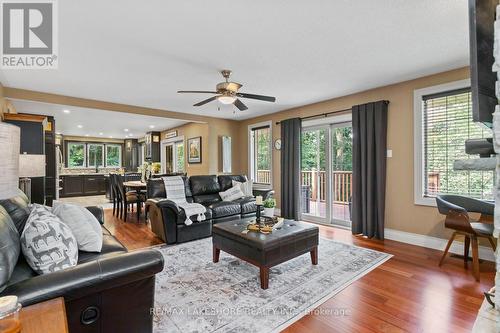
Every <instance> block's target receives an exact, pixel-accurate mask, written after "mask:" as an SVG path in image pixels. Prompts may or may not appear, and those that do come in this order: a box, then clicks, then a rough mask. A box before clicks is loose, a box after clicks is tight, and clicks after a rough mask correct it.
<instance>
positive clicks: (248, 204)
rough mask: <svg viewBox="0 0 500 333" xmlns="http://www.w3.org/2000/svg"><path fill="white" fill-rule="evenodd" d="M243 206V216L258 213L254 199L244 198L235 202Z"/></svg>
mask: <svg viewBox="0 0 500 333" xmlns="http://www.w3.org/2000/svg"><path fill="white" fill-rule="evenodd" d="M233 202H234V203H238V204H240V205H241V214H250V213H255V212H256V211H257V205H256V204H255V198H254V197H244V198H240V199H237V200H234V201H233Z"/></svg>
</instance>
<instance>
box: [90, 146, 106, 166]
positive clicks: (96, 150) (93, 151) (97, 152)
mask: <svg viewBox="0 0 500 333" xmlns="http://www.w3.org/2000/svg"><path fill="white" fill-rule="evenodd" d="M88 149H89V154H88V166H89V167H95V166H104V162H103V149H104V146H103V145H98V144H89V145H88Z"/></svg>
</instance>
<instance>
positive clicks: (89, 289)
mask: <svg viewBox="0 0 500 333" xmlns="http://www.w3.org/2000/svg"><path fill="white" fill-rule="evenodd" d="M0 206H2V207H3V208H5V210H6V211H7V213H8V214H9V215H10V217H11V218H12V220H13V222H14V224H15V226H16V228H17V229H18V231H19V230H20V231H22V228H23V227H24V223H25V222H26V219H27V218H28V216H29V210H28V208H27V202H26V201H25V200H24V199H23V198H12V199H9V200H2V201H0ZM88 209H89V210H90V211H91V212H92V213H93V214H94V215H95V216H96V218H97V220H98V221H99V222H100V223H101V224H103V223H104V215H103V211H102V209H101V208H99V207H88ZM2 223H6V221H5V215H2V214H0V224H2ZM9 223H10V221H9ZM0 230H5V228H3V229H2V228H0ZM102 231H103V245H102V251H101V252H100V253H91V252H81V251H80V252H79V254H78V265H77V266H75V267H72V268H68V269H65V270H61V271H58V272H55V273H50V274H44V275H37V274H36V273H35V272H34V271H33V270H32V269H31V268H30V267H29V265H28V264H27V263H26V261H25V260H24V256H23V254H22V253H21V254H20V255H19V259H18V261H17V264H16V266H15V268H14V271H13V274H12V276H11V277H10V279H9V281H8V282H7V286H6V288H5V289H4V290H3V291H2V292H0V297H1V296H6V295H16V296H18V298H19V301H20V302H21V304H22V305H23V306H28V305H31V304H35V303H39V302H42V301H46V300H49V299H52V298H56V297H64V301H65V306H66V315H67V319H68V325H69V330H70V332H72V333H79V332H82V333H83V332H89V333H90V332H92V333H94V332H152V323H153V322H152V316H151V315H150V309H151V308H152V307H153V306H154V292H155V274H156V273H158V272H160V271H161V270H162V269H163V256H162V255H161V253H160V252H158V251H156V250H151V249H148V250H139V251H133V252H128V251H127V249H126V248H125V247H124V246H123V245H122V244H121V243H120V242H119V241H118V240H117V239H116V238H115V237H113V236H112V235H111V234H110V232H109V231H108V230H107V229H106V228H105V227H104V226H102ZM16 234H19V232H17V233H16ZM5 236H6V235H5V234H4V235H2V234H0V238H1V237H5ZM0 240H1V239H0Z"/></svg>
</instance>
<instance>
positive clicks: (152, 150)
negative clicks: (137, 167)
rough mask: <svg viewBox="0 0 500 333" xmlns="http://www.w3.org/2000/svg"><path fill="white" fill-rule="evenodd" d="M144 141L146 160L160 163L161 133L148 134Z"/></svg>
mask: <svg viewBox="0 0 500 333" xmlns="http://www.w3.org/2000/svg"><path fill="white" fill-rule="evenodd" d="M144 139H145V140H144V158H145V159H146V160H147V161H149V162H153V163H154V162H160V132H148V133H146V136H145V138H144Z"/></svg>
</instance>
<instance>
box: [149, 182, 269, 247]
mask: <svg viewBox="0 0 500 333" xmlns="http://www.w3.org/2000/svg"><path fill="white" fill-rule="evenodd" d="M182 178H183V180H184V186H185V192H186V200H187V201H188V202H196V203H200V204H202V205H204V206H205V207H206V208H207V211H206V213H205V216H206V220H204V221H201V222H196V217H194V216H193V217H192V220H193V221H195V222H194V223H193V224H191V225H189V226H187V225H185V224H184V221H185V220H186V215H185V214H184V210H182V209H181V208H180V207H179V206H177V204H176V203H174V202H172V201H170V200H168V199H166V193H165V185H164V183H163V179H160V178H158V179H150V180H149V181H148V185H147V196H148V200H147V202H146V211H147V212H148V216H149V218H150V221H151V229H152V230H153V232H154V233H155V234H156V235H158V237H160V238H161V239H162V240H163V241H165V242H166V243H167V244H174V243H182V242H187V241H191V240H194V239H199V238H204V237H209V236H211V235H212V224H215V223H219V222H223V221H230V220H235V219H237V220H239V219H240V218H242V217H252V216H255V215H256V212H257V206H256V205H255V197H254V196H256V195H262V197H263V198H264V200H265V199H267V198H271V197H272V196H273V195H274V191H273V190H254V191H253V194H254V196H252V197H244V198H240V199H238V200H235V201H231V202H229V201H222V200H221V198H220V196H219V192H222V191H226V190H227V189H229V188H231V187H232V181H233V180H236V181H239V182H244V181H245V180H246V178H245V176H242V175H223V176H216V175H210V176H191V177H182Z"/></svg>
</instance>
